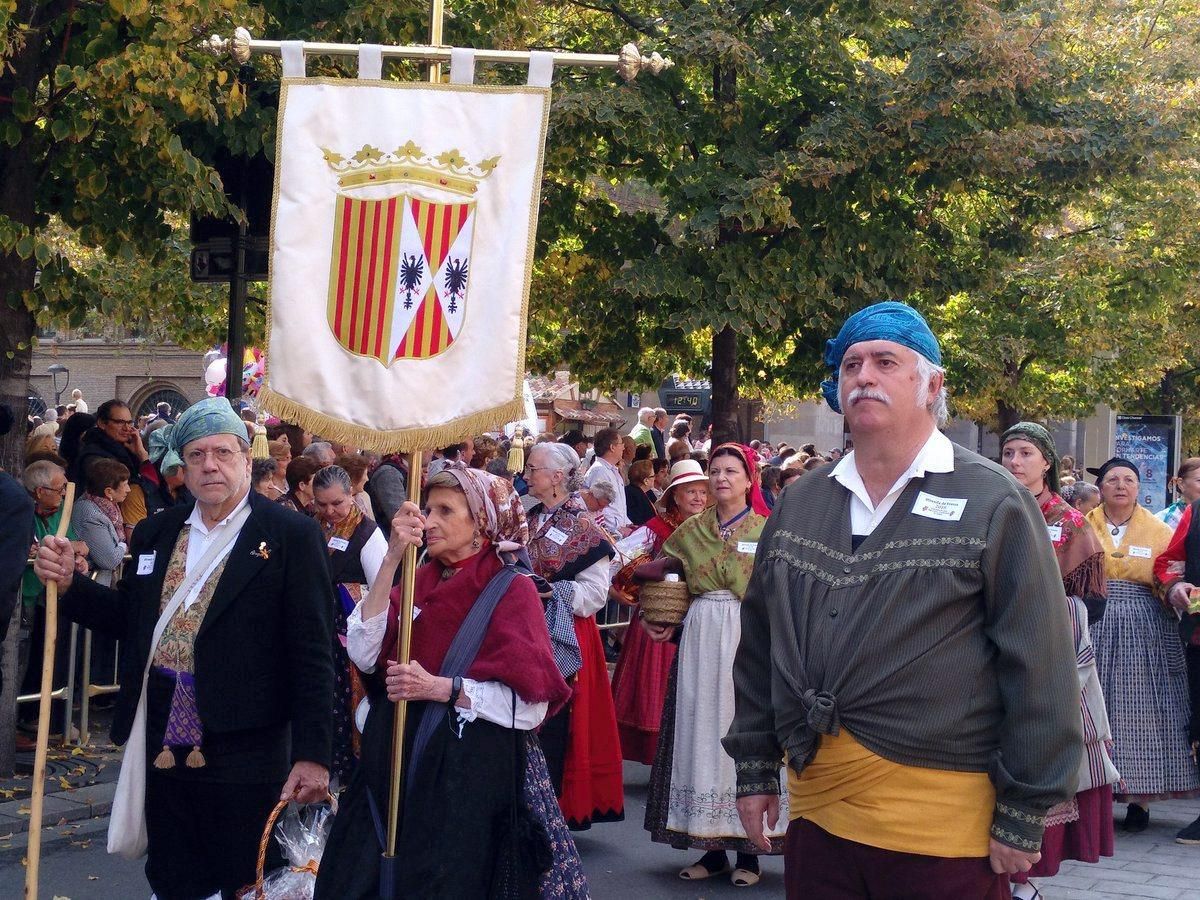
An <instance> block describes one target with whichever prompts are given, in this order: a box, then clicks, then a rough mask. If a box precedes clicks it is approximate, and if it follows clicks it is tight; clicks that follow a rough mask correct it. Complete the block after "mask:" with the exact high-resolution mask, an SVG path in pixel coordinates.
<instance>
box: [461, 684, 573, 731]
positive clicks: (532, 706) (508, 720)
mask: <svg viewBox="0 0 1200 900" xmlns="http://www.w3.org/2000/svg"><path fill="white" fill-rule="evenodd" d="M463 693H464V694H466V695H467V696H468V697H470V698H471V708H470V709H455V712H457V713H458V722H459V724H460V725H463V724H465V723H467V722H474V721H475V720H476V719H483V720H484V721H485V722H491V723H493V724H495V725H500V726H502V727H504V728H516V729H517V730H519V731H532V730H533V729H534V728H537V727H538V726H539V725H541V724H542V721H543V720H544V719H545V718H546V713H547V711H549V709H550V704H549V703H526V702H525V701H524V700H522V699H521V698H520V697H517V698H516V700H517V703H516V716H515V721H514V716H513V692H512V689H511V688H509V687H508V686H507V685H504V684H501V683H500V682H499V681H475V680H474V679H471V678H464V679H463Z"/></svg>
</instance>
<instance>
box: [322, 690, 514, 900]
mask: <svg viewBox="0 0 1200 900" xmlns="http://www.w3.org/2000/svg"><path fill="white" fill-rule="evenodd" d="M426 705H427V704H425V703H410V704H409V708H408V721H407V723H406V724H407V727H406V729H405V756H406V757H407V756H408V754H409V750H410V748H411V744H412V740H413V737H414V736H415V733H416V729H417V723H418V722H419V721H420V718H421V715H422V713H423V711H424V709H425V706H426ZM439 705H440V704H439ZM443 708H444V710H445V711H444V713H443V715H442V719H441V721H440V723H439V726H438V728H437V730H436V731H435V732H434V734H433V737H432V738H431V739H430V741H429V744H428V746H427V747H426V749H425V753H424V756H423V757H422V759H421V761H420V765H419V768H418V769H417V770H416V771H414V772H411V773H410V772H408V771H407V765H406V770H405V776H406V777H405V780H406V782H407V787H406V791H405V795H404V802H403V804H402V809H401V818H400V825H399V830H398V834H397V841H396V863H395V869H396V876H395V882H396V884H395V893H394V896H396V897H402V898H442V897H445V898H455V900H474V898H480V900H484V898H486V897H487V896H488V890H489V886H490V884H491V880H492V874H493V871H494V870H495V865H496V857H497V853H498V849H499V844H500V840H501V837H502V835H503V834H504V831H505V828H506V826H507V824H508V822H509V820H510V816H511V811H512V803H513V800H514V796H515V791H516V784H517V782H516V780H515V779H516V777H517V774H518V770H517V766H518V765H521V766H523V765H524V755H523V754H519V753H518V752H517V745H516V742H515V740H514V732H513V731H512V730H510V729H508V728H501V727H500V726H498V725H494V724H492V723H491V722H485V721H483V720H482V719H476V720H475V721H474V722H471V723H469V724H467V725H466V726H464V728H463V730H462V737H461V738H460V737H459V736H458V734H457V725H456V724H455V723H456V722H457V715H455V714H454V713H452V712H451V711H450V710H449V709H448V708H445V707H443ZM394 711H395V705H394V704H392V703H390V702H388V700H387V698H386V697H384V696H383V695H382V694H381V693H380V694H377V695H373V696H372V697H371V712H370V714H369V715H368V717H367V724H366V729H365V730H364V733H363V739H362V757H361V759H360V761H359V765H358V768H357V769H356V770H355V773H354V775H353V777H352V778H351V780H350V784H349V786H348V787H347V788H346V790H345V791H343V792H342V795H341V797H340V798H339V809H338V814H337V817H336V818H335V819H334V825H333V831H332V833H331V834H330V836H329V842H328V844H327V845H326V848H325V854H324V857H323V858H322V860H321V865H320V869H319V874H318V876H317V888H316V894H315V900H368V898H375V897H378V896H379V879H380V868H381V866H380V858H381V856H382V853H383V851H382V839H383V838H385V837H386V832H387V817H388V808H389V801H388V796H389V791H390V784H391V780H390V779H391V757H392V722H393V715H394ZM452 726H453V727H452ZM372 797H373V798H374V801H375V803H374V806H375V812H374V813H373V812H372V809H371V802H370V798H372Z"/></svg>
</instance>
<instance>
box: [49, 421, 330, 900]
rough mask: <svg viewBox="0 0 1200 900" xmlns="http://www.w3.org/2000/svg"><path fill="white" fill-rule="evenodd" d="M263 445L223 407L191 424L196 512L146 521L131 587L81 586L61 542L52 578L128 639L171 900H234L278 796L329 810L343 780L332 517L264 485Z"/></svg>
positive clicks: (134, 716) (53, 546)
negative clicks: (329, 547)
mask: <svg viewBox="0 0 1200 900" xmlns="http://www.w3.org/2000/svg"><path fill="white" fill-rule="evenodd" d="M245 435H246V431H245V426H244V425H243V424H242V422H241V420H240V419H239V418H238V416H237V414H236V413H234V412H233V410H232V408H231V407H230V406H229V403H228V402H227V401H226V400H224V399H223V398H211V399H207V400H204V401H201V402H200V403H198V404H196V405H195V406H193V407H191V408H190V409H188V410H187V411H186V412H185V413H184V414H183V415H182V416H180V419H179V422H178V423H177V424H176V426H175V431H174V432H173V433H172V442H171V450H170V451H169V453H168V457H169V460H168V461H169V462H170V463H172V464H173V463H175V460H176V459H179V460H181V461H182V463H183V465H184V471H185V481H186V484H187V487H188V489H189V490H190V491H191V493H192V494H193V495H194V496H195V497H196V502H195V504H187V505H184V506H180V507H175V508H171V509H168V510H164V511H163V512H161V513H159V514H157V515H155V516H152V517H151V518H149V519H146V520H144V521H142V522H141V523H140V524H139V525H138V527H137V528H136V530H135V531H134V533H133V539H132V542H131V545H130V554H131V556H132V560H131V562H130V564H129V565H128V566H127V567H126V570H125V574H124V577H123V578H122V579H121V582H120V583H119V584H118V585H117V586H116V588H105V587H102V586H100V585H97V584H95V583H94V582H92V581H90V580H88V579H86V578H73V577H72V565H73V556H72V552H71V548H70V545H69V544H66V543H65V542H63V541H61V540H58V539H55V538H46V539H45V540H44V541H43V543H42V546H41V547H40V548H39V552H38V558H37V563H36V564H35V567H34V568H35V571H36V572H37V574H38V577H39V578H41V579H42V580H43V581H50V580H54V581H56V582H58V584H59V586H60V588H61V589H62V590H63V591H64V593H63V596H62V611H63V613H64V615H66V616H67V617H68V618H71V619H73V620H75V621H78V622H79V623H81V624H82V625H84V626H85V627H88V628H92V629H95V630H97V631H101V632H103V633H106V634H109V635H111V636H113V637H115V638H118V639H120V640H121V641H122V642H123V646H124V648H125V652H124V653H122V655H121V668H122V670H121V692H120V694H119V695H118V698H117V704H116V708H115V710H114V717H113V726H112V737H113V740H114V741H115V742H116V743H125V742H126V741H128V742H129V744H128V746H127V747H126V755H127V759H129V760H134V759H137V756H138V754H137V753H135V751H137V750H140V749H142V748H143V747H144V749H145V750H146V752H147V758H149V759H153V764H152V765H147V764H146V762H145V761H140V764H134V765H123V766H122V771H121V778H122V780H124V779H126V778H131V779H132V778H137V777H139V776H140V777H144V778H145V816H146V833H147V836H148V841H149V847H148V853H149V855H148V859H147V862H146V876H147V879H148V880H149V882H150V885H151V887H152V888H153V890H154V893H155V894H156V896H157V897H158V900H197V898H207V897H211V896H212V895H213V894H215V893H218V892H219V893H220V894H221V895H222V896H223V897H226V898H232V897H233V896H234V894H235V892H236V891H237V890H238V888H240V887H242V886H243V885H245V884H247V883H249V882H251V881H253V879H254V871H255V861H256V860H255V857H256V852H257V846H258V841H259V837H260V835H261V833H262V829H263V826H264V825H265V823H266V819H267V815H268V814H269V812H270V810H271V807H272V806H273V805H274V804H275V802H276V801H277V800H279V799H281V798H283V797H293V796H294V797H295V798H296V799H297V800H299V801H300V802H305V803H311V802H316V801H319V800H321V799H322V798H323V797H324V796H325V794H326V791H327V790H328V785H329V773H328V767H329V759H330V752H331V744H332V729H333V695H334V670H333V657H332V647H333V609H334V602H335V601H334V597H333V594H332V589H331V587H330V582H329V577H328V571H327V568H326V563H325V557H326V553H325V548H324V541H323V539H322V536H321V532H320V529H319V527H318V526H317V525H316V523H315V522H313V521H312V520H310V519H308V518H306V517H304V516H301V515H297V514H296V513H294V512H291V511H289V510H286V509H284V508H282V507H280V506H279V505H278V504H275V503H271V502H270V501H268V500H266V499H265V498H263V497H261V496H259V495H258V494H256V493H255V492H253V491H252V490H251V489H250V458H249V445H248V443H247V442H246V438H245ZM143 684H144V685H145V688H144V690H143ZM143 695H144V696H143ZM139 706H141V708H142V709H143V710H144V713H143V715H141V716H138V711H139ZM121 794H122V792H121V790H118V798H120V797H121ZM121 812H122V811H121V810H118V808H117V806H116V805H115V804H114V810H113V817H112V822H113V825H112V826H111V827H110V832H109V846H110V850H112V849H114V846H115V847H117V848H118V849H119V850H120V852H125V853H128V852H129V851H130V847H129V842H128V841H126V840H123V838H124V837H125V836H127V835H128V834H129V833H130V831H129V830H128V829H124V830H121V831H116V832H115V831H114V829H119V828H120V827H121V826H120V825H119V823H120V822H121V821H125V822H128V821H129V820H128V818H123V817H122V815H120V813H121ZM135 812H136V811H135ZM275 856H276V858H278V853H277V851H276V852H275Z"/></svg>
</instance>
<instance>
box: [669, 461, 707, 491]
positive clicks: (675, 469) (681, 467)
mask: <svg viewBox="0 0 1200 900" xmlns="http://www.w3.org/2000/svg"><path fill="white" fill-rule="evenodd" d="M693 481H708V476H707V475H705V474H704V470H703V469H702V468H700V463H698V462H696V461H695V460H694V459H681V460H680V461H679V462H677V463H675V465H673V466H671V483H670V484H668V485H667V490H668V491H669V490H671V489H672V488H677V487H679V486H680V485H681V484H690V483H691V482H693Z"/></svg>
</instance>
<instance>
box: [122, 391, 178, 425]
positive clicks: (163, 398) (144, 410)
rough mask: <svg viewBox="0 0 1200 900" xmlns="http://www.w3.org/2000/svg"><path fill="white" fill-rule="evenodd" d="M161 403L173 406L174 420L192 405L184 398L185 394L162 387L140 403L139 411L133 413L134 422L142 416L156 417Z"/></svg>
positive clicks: (172, 416) (172, 414)
mask: <svg viewBox="0 0 1200 900" xmlns="http://www.w3.org/2000/svg"><path fill="white" fill-rule="evenodd" d="M160 403H169V404H171V418H172V419H175V418H176V417H178V415H179V414H180V413H181V412H183V411H184V410H185V409H187V408H188V407H189V406H191V405H192V404H191V403H190V402H189V401H188V398H187V397H185V396H183V394H181V393H180V392H179V391H177V390H175V389H174V388H169V387H161V388H159V389H157V390H154V391H151V392H150V393H149V394H147V395H146V396H145V397H144V398H143V399H142V400H141V402H140V403H138V406H137V409H135V410H134V413H133V418H134V421H137V420H138V419H139V418H141V417H142V416H152V415H154V414H155V412H157V410H158V404H160Z"/></svg>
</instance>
